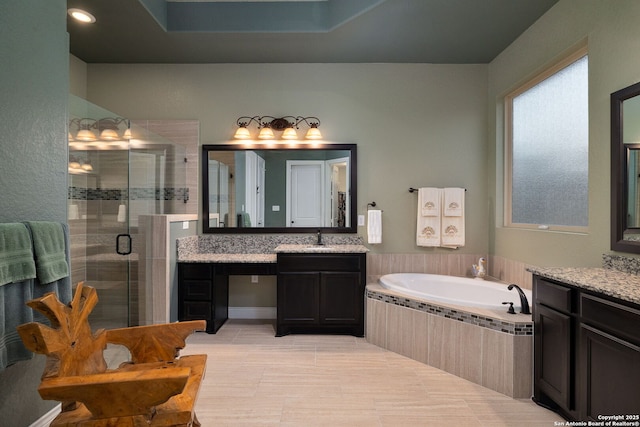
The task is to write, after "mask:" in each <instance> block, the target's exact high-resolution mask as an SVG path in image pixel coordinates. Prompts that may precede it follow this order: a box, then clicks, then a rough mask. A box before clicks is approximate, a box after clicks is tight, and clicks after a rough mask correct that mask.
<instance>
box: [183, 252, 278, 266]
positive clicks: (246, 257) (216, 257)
mask: <svg viewBox="0 0 640 427" xmlns="http://www.w3.org/2000/svg"><path fill="white" fill-rule="evenodd" d="M178 262H191V263H197V262H202V263H205V262H214V263H215V262H219V263H232V262H237V263H265V264H268V263H272V264H275V263H276V254H218V253H191V254H187V255H184V256H181V257H179V258H178Z"/></svg>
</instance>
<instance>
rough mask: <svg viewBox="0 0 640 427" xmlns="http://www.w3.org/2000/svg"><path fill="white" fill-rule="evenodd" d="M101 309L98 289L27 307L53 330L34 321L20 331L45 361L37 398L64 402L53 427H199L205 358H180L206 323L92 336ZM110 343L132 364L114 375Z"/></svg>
mask: <svg viewBox="0 0 640 427" xmlns="http://www.w3.org/2000/svg"><path fill="white" fill-rule="evenodd" d="M97 302H98V296H97V293H96V290H95V289H94V288H92V287H90V286H84V285H83V283H79V284H78V286H77V289H76V292H75V295H74V297H73V301H71V303H70V304H69V305H64V304H62V303H61V302H60V301H59V300H58V299H57V297H56V295H55V294H54V293H49V294H46V295H45V296H43V297H41V298H37V299H34V300H31V301H29V302H28V303H27V305H28V306H30V307H31V308H33V309H34V310H38V311H40V312H41V313H43V314H44V315H45V316H46V317H47V318H48V319H49V320H50V322H51V327H49V326H46V325H43V324H41V323H36V322H32V323H26V324H23V325H20V326H18V332H19V333H20V337H21V338H22V341H23V342H24V344H25V346H26V347H27V348H28V349H29V350H31V351H33V352H34V353H40V354H45V355H46V356H47V363H46V366H45V369H44V373H43V375H42V381H41V383H40V386H39V387H38V392H39V393H40V396H41V397H42V398H43V399H45V400H58V401H60V402H62V412H61V413H60V414H59V415H58V416H57V417H56V418H55V420H53V422H52V423H51V426H65V427H66V426H69V427H70V426H77V427H79V426H82V427H112V426H118V427H122V426H125V427H126V426H131V427H133V426H145V427H146V426H185V427H191V426H200V423H199V422H198V420H197V418H196V416H195V413H194V405H195V402H196V398H197V395H198V390H199V388H200V383H201V381H202V378H203V376H204V372H205V363H206V359H207V356H206V355H193V356H182V357H178V353H179V351H180V350H181V349H182V348H184V346H185V339H186V338H187V337H188V336H189V335H191V334H192V333H193V332H194V331H196V330H204V329H206V322H205V321H204V320H195V321H189V322H179V323H170V324H162V325H151V326H138V327H130V328H122V329H111V330H104V329H100V330H98V331H96V332H95V333H93V332H92V331H91V327H90V325H89V321H88V318H89V314H90V313H91V311H92V310H93V308H94V307H95V305H96V304H97ZM107 343H113V344H119V345H124V346H126V347H127V348H128V349H129V352H130V354H131V361H130V362H125V363H123V364H121V365H120V366H119V367H118V368H117V369H108V368H107V363H106V361H105V359H104V356H103V351H104V349H105V348H106V346H107Z"/></svg>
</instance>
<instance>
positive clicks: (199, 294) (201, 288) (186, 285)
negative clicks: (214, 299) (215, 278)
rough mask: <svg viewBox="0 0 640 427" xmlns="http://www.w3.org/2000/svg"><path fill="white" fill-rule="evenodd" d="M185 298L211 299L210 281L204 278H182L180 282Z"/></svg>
mask: <svg viewBox="0 0 640 427" xmlns="http://www.w3.org/2000/svg"><path fill="white" fill-rule="evenodd" d="M182 287H183V292H184V294H183V298H184V299H185V300H205V301H210V300H211V282H210V281H205V280H184V281H183V282H182Z"/></svg>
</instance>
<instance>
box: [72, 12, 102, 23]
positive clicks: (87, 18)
mask: <svg viewBox="0 0 640 427" xmlns="http://www.w3.org/2000/svg"><path fill="white" fill-rule="evenodd" d="M67 13H68V14H69V15H70V16H71V17H72V18H74V19H76V20H78V21H80V22H86V23H88V24H93V23H94V22H96V17H95V16H93V15H92V14H90V13H89V12H87V11H86V10H82V9H69V10H67Z"/></svg>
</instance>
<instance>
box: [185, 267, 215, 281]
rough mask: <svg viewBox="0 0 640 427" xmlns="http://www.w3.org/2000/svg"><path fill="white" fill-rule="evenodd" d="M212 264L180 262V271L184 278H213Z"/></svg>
mask: <svg viewBox="0 0 640 427" xmlns="http://www.w3.org/2000/svg"><path fill="white" fill-rule="evenodd" d="M212 268H213V267H212V266H211V265H209V264H192V263H180V273H182V278H183V279H203V280H208V279H210V278H211V270H212Z"/></svg>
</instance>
